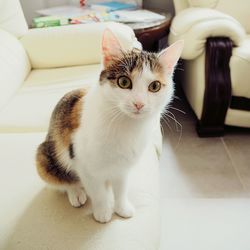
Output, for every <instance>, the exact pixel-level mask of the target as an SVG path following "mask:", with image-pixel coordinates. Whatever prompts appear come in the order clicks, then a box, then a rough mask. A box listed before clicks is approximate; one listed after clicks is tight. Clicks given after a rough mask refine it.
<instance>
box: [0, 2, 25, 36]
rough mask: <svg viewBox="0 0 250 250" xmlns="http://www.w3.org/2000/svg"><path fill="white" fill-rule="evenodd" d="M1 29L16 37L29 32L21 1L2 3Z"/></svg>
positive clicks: (0, 5) (0, 12)
mask: <svg viewBox="0 0 250 250" xmlns="http://www.w3.org/2000/svg"><path fill="white" fill-rule="evenodd" d="M0 28H1V29H4V30H5V31H8V32H9V33H11V34H12V35H14V36H16V37H20V36H22V35H24V34H25V33H26V32H27V31H28V25H27V23H26V20H25V17H24V15H23V12H22V7H21V4H20V2H19V0H8V1H0Z"/></svg>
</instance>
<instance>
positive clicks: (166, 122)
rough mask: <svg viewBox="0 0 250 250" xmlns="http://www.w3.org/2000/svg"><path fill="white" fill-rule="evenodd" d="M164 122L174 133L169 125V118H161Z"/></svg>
mask: <svg viewBox="0 0 250 250" xmlns="http://www.w3.org/2000/svg"><path fill="white" fill-rule="evenodd" d="M161 119H162V121H163V122H164V123H165V124H166V125H167V126H168V128H169V130H170V131H171V132H172V133H173V129H172V128H171V126H170V125H169V123H168V122H169V119H168V118H167V117H164V116H162V117H161ZM166 119H167V120H166Z"/></svg>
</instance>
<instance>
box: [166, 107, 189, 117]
mask: <svg viewBox="0 0 250 250" xmlns="http://www.w3.org/2000/svg"><path fill="white" fill-rule="evenodd" d="M169 108H170V109H174V110H176V111H179V112H180V113H182V114H184V115H185V114H186V112H185V111H183V110H181V109H178V108H175V107H172V106H169Z"/></svg>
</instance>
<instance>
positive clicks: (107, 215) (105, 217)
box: [93, 207, 113, 223]
mask: <svg viewBox="0 0 250 250" xmlns="http://www.w3.org/2000/svg"><path fill="white" fill-rule="evenodd" d="M112 214H113V209H112V207H100V208H95V209H94V212H93V215H94V218H95V220H96V221H98V222H101V223H107V222H109V221H110V220H111V218H112Z"/></svg>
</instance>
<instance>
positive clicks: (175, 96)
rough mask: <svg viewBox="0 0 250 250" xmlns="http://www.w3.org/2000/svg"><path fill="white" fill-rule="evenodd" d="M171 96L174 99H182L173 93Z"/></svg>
mask: <svg viewBox="0 0 250 250" xmlns="http://www.w3.org/2000/svg"><path fill="white" fill-rule="evenodd" d="M173 98H174V99H177V100H179V101H182V99H181V98H180V97H179V96H177V95H174V96H173Z"/></svg>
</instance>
